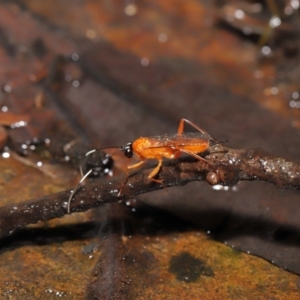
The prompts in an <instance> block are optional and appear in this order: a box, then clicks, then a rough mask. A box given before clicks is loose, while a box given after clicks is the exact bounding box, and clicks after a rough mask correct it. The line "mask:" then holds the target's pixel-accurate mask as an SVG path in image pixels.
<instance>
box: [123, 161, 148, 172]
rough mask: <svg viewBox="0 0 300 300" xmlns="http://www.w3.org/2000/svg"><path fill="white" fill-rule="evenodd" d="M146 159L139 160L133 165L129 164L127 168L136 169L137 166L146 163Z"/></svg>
mask: <svg viewBox="0 0 300 300" xmlns="http://www.w3.org/2000/svg"><path fill="white" fill-rule="evenodd" d="M144 163H145V161H144V160H141V161H139V162H138V163H136V164H134V165H131V166H128V167H127V169H128V170H130V169H135V168H138V167H139V166H141V165H142V164H144Z"/></svg>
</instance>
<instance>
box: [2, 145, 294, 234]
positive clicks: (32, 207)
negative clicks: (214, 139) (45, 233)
mask: <svg viewBox="0 0 300 300" xmlns="http://www.w3.org/2000/svg"><path fill="white" fill-rule="evenodd" d="M205 159H206V160H207V161H208V162H209V163H210V164H211V165H213V166H214V168H213V169H212V168H211V167H210V166H208V165H207V164H206V163H205V162H202V161H197V160H195V159H193V158H189V157H183V158H180V159H178V160H171V161H169V162H166V163H165V164H164V165H163V167H162V169H161V172H160V178H163V180H164V181H163V182H164V186H165V187H172V186H180V185H185V184H187V183H188V182H191V181H201V180H204V181H206V182H207V183H209V184H210V185H215V184H221V185H224V186H233V185H235V184H237V183H238V182H239V181H242V180H249V181H251V180H260V181H265V182H269V183H273V184H274V185H276V186H277V187H279V188H290V189H300V175H299V174H300V164H298V163H295V162H292V161H288V160H286V159H284V158H280V157H275V156H272V155H270V154H268V153H266V152H264V151H263V150H261V149H241V150H237V149H230V148H226V147H223V146H221V145H216V146H214V147H211V148H210V149H209V151H208V152H207V153H206V156H205ZM148 174H149V169H143V170H141V171H139V172H137V173H135V174H133V175H131V176H130V178H129V179H128V182H127V184H126V186H125V187H124V189H123V191H122V195H121V196H120V197H118V196H117V195H118V192H119V188H120V186H121V185H122V183H123V182H124V177H120V178H116V179H113V180H109V179H107V178H102V179H101V180H98V181H95V182H93V183H88V184H86V185H84V186H83V187H82V188H80V189H79V190H78V192H77V193H76V195H75V197H74V199H73V201H72V204H71V212H82V211H86V210H88V209H90V208H94V207H98V206H100V205H102V204H104V203H112V202H117V201H120V200H126V199H130V198H134V197H136V196H137V195H139V194H143V193H148V192H151V191H154V190H158V189H162V188H163V186H162V185H161V184H158V183H154V182H152V181H149V180H148V179H147V176H148ZM70 193H71V190H66V191H63V192H60V193H57V194H52V195H48V196H45V197H41V198H36V199H33V200H28V201H25V202H21V203H17V204H10V205H7V206H4V207H1V208H0V238H2V237H5V236H7V235H10V234H12V233H13V232H14V231H15V230H16V229H18V228H21V227H24V226H25V225H28V224H32V223H37V222H39V221H45V220H51V219H54V218H59V217H62V216H64V215H65V214H67V201H68V198H69V196H70Z"/></svg>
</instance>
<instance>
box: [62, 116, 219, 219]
mask: <svg viewBox="0 0 300 300" xmlns="http://www.w3.org/2000/svg"><path fill="white" fill-rule="evenodd" d="M185 122H186V123H188V124H190V125H191V126H193V127H194V128H196V129H197V130H198V131H199V132H188V133H184V132H183V130H184V123H185ZM211 142H213V143H214V144H216V143H219V142H217V141H215V140H214V139H213V138H212V137H211V136H210V135H209V134H208V133H207V132H205V131H204V130H202V129H201V128H200V127H198V126H197V125H196V124H194V123H193V122H191V121H189V120H187V119H181V120H180V122H179V126H178V130H177V133H176V134H173V135H163V136H153V137H140V138H138V139H136V140H135V141H134V142H132V143H128V144H127V145H126V146H121V147H105V148H119V149H118V150H117V151H122V152H123V153H124V155H125V156H126V157H128V158H132V157H133V156H136V157H137V158H139V159H140V161H139V162H138V163H136V164H133V165H130V166H128V167H127V168H128V170H127V173H128V171H129V170H131V169H135V168H138V167H140V166H141V165H142V164H144V163H145V162H146V161H147V160H148V159H155V160H157V161H158V164H157V166H156V167H155V168H154V169H153V170H152V171H151V172H150V174H149V175H148V179H149V180H152V181H154V182H157V183H161V184H162V182H163V180H162V179H155V176H156V175H157V174H158V173H159V171H160V169H161V166H162V162H163V158H167V159H176V158H178V157H179V156H180V155H181V154H182V153H185V154H188V155H191V156H193V157H195V158H196V159H198V160H201V161H204V162H205V163H207V164H208V165H209V166H211V165H210V164H209V163H208V162H207V161H206V160H205V159H204V158H203V157H201V156H199V155H198V153H202V152H204V151H206V150H207V149H208V148H209V146H210V144H211ZM105 148H101V149H95V150H92V151H90V152H88V153H87V154H86V156H88V155H90V154H91V153H93V152H95V151H98V150H102V149H105ZM114 153H115V152H114ZM114 153H112V154H111V155H113V154H114ZM211 167H212V166H211ZM91 172H92V169H91V170H90V171H89V172H87V173H86V174H85V175H84V176H83V177H82V179H81V181H80V182H79V184H78V185H77V187H76V188H75V189H74V190H73V192H72V194H71V196H70V198H69V201H68V213H70V203H71V201H72V199H73V196H74V194H75V193H76V191H77V190H78V188H79V186H80V184H81V183H82V182H83V181H84V180H85V178H87V177H88V175H89V174H90V173H91ZM127 180H128V175H127V178H126V180H125V182H124V183H123V185H122V186H121V189H120V191H119V194H118V196H120V194H121V192H122V189H123V187H124V185H125V184H126V182H127Z"/></svg>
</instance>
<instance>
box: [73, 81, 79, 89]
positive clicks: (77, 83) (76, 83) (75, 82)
mask: <svg viewBox="0 0 300 300" xmlns="http://www.w3.org/2000/svg"><path fill="white" fill-rule="evenodd" d="M72 85H73V87H75V88H77V87H79V86H80V82H79V81H78V80H73V82H72Z"/></svg>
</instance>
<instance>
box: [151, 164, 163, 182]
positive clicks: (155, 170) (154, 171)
mask: <svg viewBox="0 0 300 300" xmlns="http://www.w3.org/2000/svg"><path fill="white" fill-rule="evenodd" d="M161 165H162V159H159V160H158V165H157V166H156V167H155V168H154V169H153V170H152V172H151V173H150V174H149V175H148V179H150V180H152V181H154V182H157V183H160V184H163V180H162V179H155V178H153V177H154V176H156V175H157V173H158V172H159V171H160V169H161Z"/></svg>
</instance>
